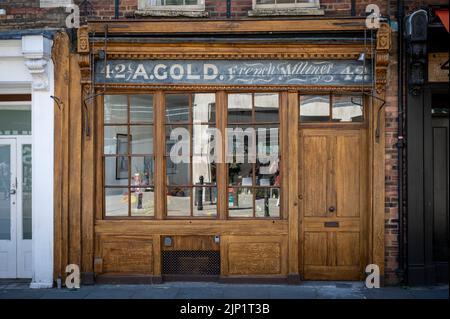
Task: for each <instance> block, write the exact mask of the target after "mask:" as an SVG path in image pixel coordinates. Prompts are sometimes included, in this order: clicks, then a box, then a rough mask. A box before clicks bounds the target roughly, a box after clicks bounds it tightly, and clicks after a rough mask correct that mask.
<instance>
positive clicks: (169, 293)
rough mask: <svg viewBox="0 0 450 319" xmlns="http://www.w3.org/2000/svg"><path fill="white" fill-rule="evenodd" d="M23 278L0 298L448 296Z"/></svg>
mask: <svg viewBox="0 0 450 319" xmlns="http://www.w3.org/2000/svg"><path fill="white" fill-rule="evenodd" d="M28 286H29V283H28V282H27V281H17V280H13V281H11V280H9V281H8V280H1V279H0V299H448V298H449V290H448V285H437V286H429V287H400V286H397V287H382V288H379V289H376V288H374V289H368V288H366V287H365V286H364V283H363V282H317V281H308V282H304V283H301V284H299V285H259V284H258V285H256V284H220V283H212V282H208V283H205V282H168V283H163V284H157V285H93V286H81V288H80V289H75V290H69V289H66V288H63V289H57V288H51V289H30V288H29V287H28Z"/></svg>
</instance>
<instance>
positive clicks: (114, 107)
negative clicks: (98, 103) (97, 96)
mask: <svg viewBox="0 0 450 319" xmlns="http://www.w3.org/2000/svg"><path fill="white" fill-rule="evenodd" d="M104 99H105V111H104V114H103V117H104V122H105V124H126V123H127V121H128V100H127V96H126V95H105V98H104Z"/></svg>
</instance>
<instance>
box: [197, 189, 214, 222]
mask: <svg viewBox="0 0 450 319" xmlns="http://www.w3.org/2000/svg"><path fill="white" fill-rule="evenodd" d="M193 208H194V216H205V217H211V216H216V215H217V188H216V187H194V207H193Z"/></svg>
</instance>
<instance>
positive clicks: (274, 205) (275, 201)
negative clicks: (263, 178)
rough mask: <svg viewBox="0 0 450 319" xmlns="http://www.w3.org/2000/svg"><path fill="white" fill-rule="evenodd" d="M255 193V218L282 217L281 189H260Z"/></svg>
mask: <svg viewBox="0 0 450 319" xmlns="http://www.w3.org/2000/svg"><path fill="white" fill-rule="evenodd" d="M255 191H256V196H255V197H256V199H255V216H256V217H277V218H278V217H280V189H279V188H258V189H256V190H255Z"/></svg>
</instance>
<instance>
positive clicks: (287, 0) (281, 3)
mask: <svg viewBox="0 0 450 319" xmlns="http://www.w3.org/2000/svg"><path fill="white" fill-rule="evenodd" d="M319 7H320V1H319V0H253V8H254V9H285V8H319Z"/></svg>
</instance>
